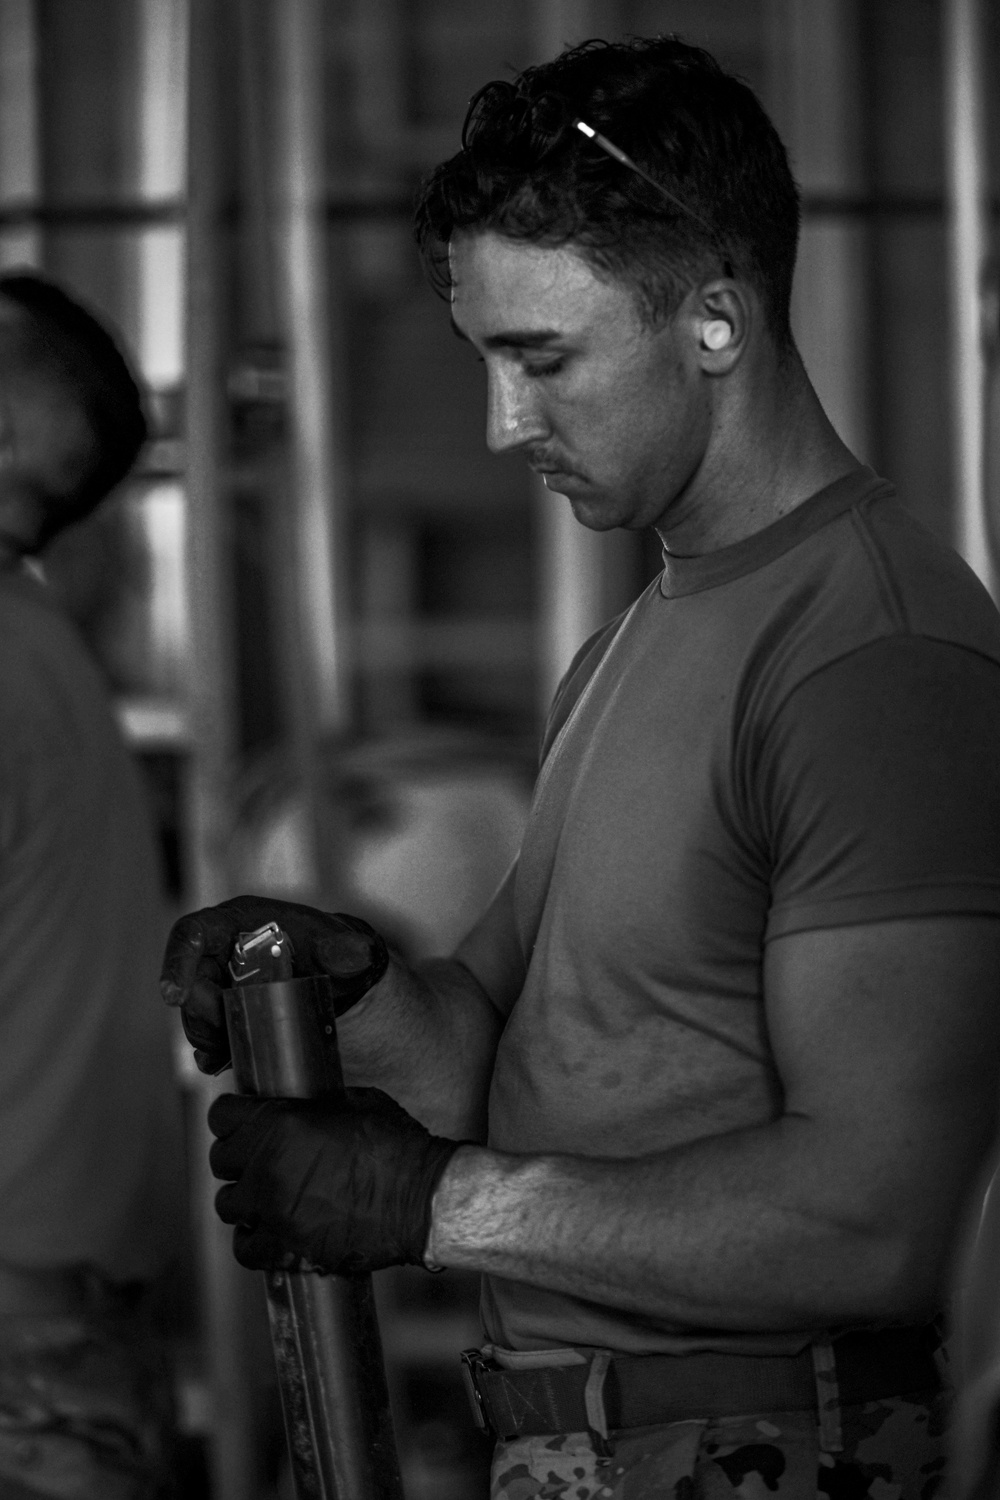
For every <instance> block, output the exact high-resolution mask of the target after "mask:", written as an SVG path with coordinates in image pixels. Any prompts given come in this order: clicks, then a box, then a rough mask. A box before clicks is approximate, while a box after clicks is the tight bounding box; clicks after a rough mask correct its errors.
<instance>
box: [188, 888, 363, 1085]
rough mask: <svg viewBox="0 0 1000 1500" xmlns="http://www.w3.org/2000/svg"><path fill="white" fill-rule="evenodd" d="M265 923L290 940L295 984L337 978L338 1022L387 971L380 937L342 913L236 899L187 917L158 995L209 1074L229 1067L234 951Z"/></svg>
mask: <svg viewBox="0 0 1000 1500" xmlns="http://www.w3.org/2000/svg"><path fill="white" fill-rule="evenodd" d="M265 922H277V924H278V926H279V927H280V928H281V929H282V930H283V931H284V932H287V934H288V936H289V938H290V940H291V944H292V972H293V974H294V976H295V977H296V978H305V977H308V976H310V975H313V974H327V975H329V976H330V977H331V979H332V980H333V982H334V993H335V995H336V997H337V1006H336V1010H337V1014H338V1015H343V1013H344V1011H345V1010H349V1009H350V1007H351V1006H352V1005H354V1004H355V1002H356V1001H358V1000H360V999H361V997H362V995H364V994H367V992H368V990H370V989H371V987H372V985H374V984H377V983H378V981H379V980H380V979H381V978H382V975H383V974H384V973H385V971H386V968H387V967H388V964H389V954H388V951H387V949H386V946H385V943H384V942H383V940H382V938H381V937H379V935H378V933H377V932H376V931H375V929H374V928H373V927H369V925H368V923H367V922H363V921H362V920H361V918H360V917H348V916H345V915H344V914H343V913H342V912H325V911H316V910H315V909H314V908H313V907H311V906H300V905H299V904H298V903H297V902H295V901H276V900H272V899H271V897H269V896H235V897H234V898H233V899H232V900H231V901H223V902H222V904H221V905H220V906H206V907H204V908H203V909H202V910H201V911H196V912H191V913H190V914H189V915H188V916H186V917H181V918H180V919H179V920H178V921H176V922H175V923H174V925H173V927H172V928H171V931H170V936H169V938H168V939H167V948H166V952H165V954H164V956H163V972H162V974H161V975H160V989H161V991H162V994H163V998H164V1000H165V1001H166V1002H167V1004H168V1005H178V1006H180V1010H181V1021H182V1023H183V1026H184V1034H185V1036H186V1037H187V1039H188V1041H189V1042H190V1043H191V1045H192V1047H194V1049H195V1053H194V1059H195V1062H196V1063H197V1065H198V1067H199V1068H200V1069H201V1071H202V1072H203V1073H219V1072H221V1071H222V1069H223V1068H224V1067H225V1066H226V1064H227V1063H228V1061H229V1037H228V1035H227V1033H226V1021H225V1015H224V1013H223V1006H222V1000H221V999H220V995H221V992H222V990H226V989H230V988H231V987H232V984H233V980H232V976H231V975H230V973H229V969H228V963H229V960H230V958H231V957H232V952H233V946H234V944H235V942H236V939H237V938H238V937H239V935H240V933H241V932H253V931H255V930H256V929H257V928H258V927H263V925H264V923H265Z"/></svg>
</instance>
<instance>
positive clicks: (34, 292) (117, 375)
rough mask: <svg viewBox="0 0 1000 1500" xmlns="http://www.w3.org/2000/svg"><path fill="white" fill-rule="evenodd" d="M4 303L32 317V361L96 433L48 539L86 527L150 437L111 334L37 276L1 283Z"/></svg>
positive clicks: (1, 278)
mask: <svg viewBox="0 0 1000 1500" xmlns="http://www.w3.org/2000/svg"><path fill="white" fill-rule="evenodd" d="M0 298H5V299H6V300H7V301H8V302H10V303H12V304H14V306H16V307H17V308H19V309H20V310H21V312H22V313H24V314H25V315H26V320H25V321H26V339H27V349H26V355H27V357H29V358H30V360H31V362H32V364H33V365H34V367H35V368H36V370H38V371H39V372H40V373H41V374H42V375H43V376H44V375H45V374H46V372H47V373H48V374H49V375H50V376H51V378H52V379H53V380H54V381H57V382H59V384H60V385H62V386H63V388H64V389H65V390H66V391H67V393H68V394H69V395H70V396H71V397H72V398H74V399H75V400H77V401H79V403H80V406H81V408H82V410H83V412H84V415H85V417H86V419H87V421H88V423H89V425H90V428H91V430H92V432H93V435H94V439H95V444H94V458H93V461H92V462H91V463H90V464H89V465H88V466H87V468H86V471H85V472H84V473H83V474H82V475H81V477H80V480H79V482H78V483H77V484H75V485H74V486H73V488H72V490H71V491H70V492H69V493H67V494H65V495H63V496H60V497H59V499H58V506H57V510H58V514H53V515H52V517H51V518H50V524H49V525H48V527H47V533H48V534H49V535H51V534H52V533H53V532H54V531H56V530H60V529H61V528H62V527H63V526H68V525H70V524H71V523H72V522H73V521H78V520H80V519H82V517H84V516H85V515H87V514H89V512H90V511H92V510H93V509H94V507H95V506H96V505H98V504H99V503H100V501H101V500H103V499H104V497H105V495H107V494H108V493H109V492H110V491H111V490H113V489H114V487H115V485H116V484H118V483H120V481H121V480H122V479H124V477H125V475H126V474H127V473H128V471H129V469H131V467H132V465H133V464H134V463H135V460H136V458H137V457H138V455H139V452H140V449H141V448H142V445H143V443H144V442H145V441H146V437H147V435H148V427H147V422H146V414H145V411H144V408H143V399H142V393H141V391H140V388H139V382H138V380H137V379H136V376H135V374H134V373H133V370H132V367H131V364H130V363H129V360H128V359H127V357H126V355H125V353H124V351H123V349H122V347H121V345H120V343H119V342H118V340H117V338H116V336H115V335H114V334H113V333H112V331H111V329H110V328H109V327H108V326H107V324H106V323H105V322H104V321H103V319H101V318H99V317H98V316H97V315H96V314H95V313H94V312H92V311H91V310H90V309H89V308H87V307H85V306H84V305H83V304H82V303H81V302H78V301H77V300H76V299H75V298H74V297H71V296H70V295H69V293H68V292H67V291H65V290H64V289H63V288H62V287H61V286H58V285H57V284H56V283H55V282H54V281H50V280H49V279H48V277H45V276H40V275H39V274H38V273H37V272H36V271H29V270H21V269H18V270H16V271H11V272H8V273H6V274H4V275H0Z"/></svg>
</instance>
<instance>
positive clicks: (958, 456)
mask: <svg viewBox="0 0 1000 1500" xmlns="http://www.w3.org/2000/svg"><path fill="white" fill-rule="evenodd" d="M942 22H943V28H944V34H943V38H942V40H943V43H944V46H943V52H944V100H945V106H944V108H945V114H944V137H945V190H946V197H947V204H948V283H949V291H950V300H951V358H952V366H951V375H952V410H953V417H954V449H955V462H954V474H955V510H956V542H957V545H958V549H959V551H960V552H961V553H962V556H963V557H964V558H965V560H966V562H968V563H969V565H970V566H971V567H972V568H974V569H975V571H976V572H977V573H978V574H979V577H980V578H981V579H982V581H983V583H985V585H986V587H987V588H988V589H989V590H990V591H991V593H992V594H993V596H994V598H996V597H997V569H996V561H995V557H994V548H993V543H992V539H991V534H990V518H989V517H988V516H987V513H986V489H985V478H984V470H985V464H984V457H985V452H984V450H985V394H986V358H985V350H984V337H983V335H984V330H983V285H982V283H983V275H984V271H985V267H986V258H987V253H988V226H987V190H988V179H987V166H986V162H987V132H986V105H985V91H984V81H983V47H984V31H985V24H984V23H985V6H984V3H983V0H945V3H944V6H943V9H942Z"/></svg>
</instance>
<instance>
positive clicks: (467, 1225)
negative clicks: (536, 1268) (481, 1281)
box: [424, 1145, 523, 1271]
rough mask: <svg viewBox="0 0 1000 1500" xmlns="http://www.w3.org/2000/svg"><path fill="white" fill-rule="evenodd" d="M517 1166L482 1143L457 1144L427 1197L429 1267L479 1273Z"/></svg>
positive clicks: (499, 1232)
mask: <svg viewBox="0 0 1000 1500" xmlns="http://www.w3.org/2000/svg"><path fill="white" fill-rule="evenodd" d="M522 1166H523V1160H522V1158H519V1157H509V1156H505V1155H503V1154H502V1153H501V1152H498V1151H490V1150H488V1149H487V1148H486V1147H485V1146H475V1145H462V1146H459V1148H458V1150H457V1151H456V1152H455V1154H454V1156H453V1157H452V1158H451V1160H450V1161H449V1163H448V1165H447V1166H446V1167H445V1169H444V1171H443V1173H442V1174H441V1179H440V1181H439V1182H438V1185H437V1187H436V1188H435V1190H434V1196H433V1198H432V1199H431V1227H430V1232H429V1233H428V1236H427V1246H426V1249H425V1250H424V1264H425V1265H426V1266H427V1267H428V1269H430V1270H436V1269H439V1268H444V1267H448V1268H451V1269H453V1270H466V1271H480V1270H485V1269H486V1268H487V1265H486V1263H487V1261H488V1259H489V1253H490V1251H491V1250H493V1251H494V1252H495V1251H496V1249H497V1248H499V1244H500V1242H502V1240H503V1237H504V1234H503V1231H504V1221H505V1217H506V1216H505V1214H504V1204H505V1202H506V1200H507V1199H508V1197H509V1195H510V1188H511V1180H510V1179H511V1178H512V1176H513V1175H514V1174H515V1173H516V1172H517V1171H518V1169H519V1168H520V1167H522Z"/></svg>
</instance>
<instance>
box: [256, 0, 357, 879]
mask: <svg viewBox="0 0 1000 1500" xmlns="http://www.w3.org/2000/svg"><path fill="white" fill-rule="evenodd" d="M324 14H325V6H324V3H323V0H282V3H281V4H279V5H278V6H277V7H276V10H275V20H276V23H277V24H276V29H275V31H274V32H273V39H274V43H275V54H276V64H277V90H276V92H277V102H276V118H277V122H278V125H277V138H278V141H277V143H278V152H277V173H278V185H277V198H278V203H279V207H280V211H279V216H278V245H277V252H278V253H277V255H276V262H277V265H278V298H277V301H278V311H279V318H280V321H281V323H282V325H283V335H284V346H285V351H286V367H287V373H288V427H289V441H290V448H291V451H290V470H291V481H292V484H291V488H292V504H291V507H290V515H289V524H290V529H291V532H292V542H293V547H292V553H293V567H292V573H291V577H290V578H289V579H288V580H287V585H288V588H289V591H290V593H289V604H290V607H291V608H290V610H286V613H290V612H294V613H295V615H296V616H297V618H296V619H295V621H294V623H295V625H296V626H297V631H296V632H295V634H296V635H297V646H298V653H297V654H298V659H297V660H296V661H294V662H289V663H288V668H289V675H290V678H291V679H292V692H291V693H290V695H289V697H290V705H291V710H292V719H293V723H292V725H291V738H292V748H293V753H294V759H295V761H296V771H297V779H298V782H299V785H300V787H301V792H302V798H303V802H304V806H305V813H306V816H305V819H304V824H305V827H304V842H303V847H302V848H301V849H300V851H299V861H300V865H301V866H302V869H303V872H304V873H305V874H306V876H307V878H308V879H309V882H310V884H311V885H312V886H313V887H314V889H316V890H317V891H322V890H329V889H331V887H332V886H333V884H334V882H335V878H336V870H335V868H334V857H335V851H334V850H333V849H332V847H331V840H330V838H328V837H325V836H324V826H323V825H324V807H325V801H324V797H323V788H322V775H321V763H320V757H319V744H320V741H321V739H322V738H324V737H325V738H330V737H332V736H335V735H338V734H341V733H342V732H343V731H344V730H345V729H346V728H347V725H348V723H349V719H350V698H349V694H350V674H349V664H348V660H347V647H346V636H347V631H346V624H347V601H346V573H347V568H346V559H345V543H346V536H347V526H346V505H347V488H348V473H347V462H346V443H345V436H344V433H345V428H346V414H345V412H344V410H343V403H344V391H343V383H342V381H339V380H338V379H337V372H338V369H339V360H338V359H337V358H336V356H335V354H334V347H333V346H334V343H336V344H337V346H338V347H337V354H338V355H339V353H340V345H341V343H342V333H341V329H340V319H339V312H340V306H339V301H338V299H337V298H336V297H335V296H331V283H330V270H329V265H328V257H327V253H326V252H327V226H326V215H325V197H326V162H325V153H324V141H325V110H324V105H325V96H324V75H325V66H324V65H325V55H326V45H325V43H326V36H325V31H324V24H323V22H324ZM293 649H294V646H293Z"/></svg>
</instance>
